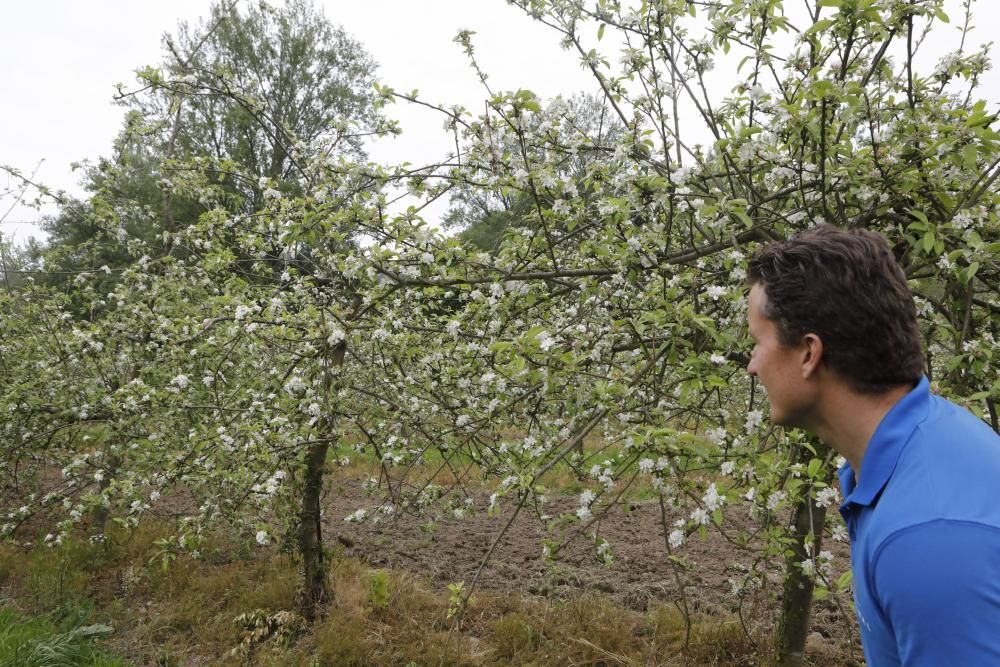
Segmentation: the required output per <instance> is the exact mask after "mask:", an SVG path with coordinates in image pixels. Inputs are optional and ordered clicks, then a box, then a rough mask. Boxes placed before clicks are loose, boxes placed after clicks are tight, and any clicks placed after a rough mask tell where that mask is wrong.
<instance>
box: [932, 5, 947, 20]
mask: <svg viewBox="0 0 1000 667" xmlns="http://www.w3.org/2000/svg"><path fill="white" fill-rule="evenodd" d="M934 16H936V17H937V20H938V21H940V22H941V23H951V19H949V18H948V15H947V14H945V13H944V10H943V9H941V8H940V7H938V8H937V9H935V10H934Z"/></svg>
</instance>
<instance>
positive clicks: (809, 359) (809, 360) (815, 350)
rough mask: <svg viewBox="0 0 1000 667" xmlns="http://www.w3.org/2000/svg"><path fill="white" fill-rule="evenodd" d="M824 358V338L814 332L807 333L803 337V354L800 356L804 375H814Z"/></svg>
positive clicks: (807, 376)
mask: <svg viewBox="0 0 1000 667" xmlns="http://www.w3.org/2000/svg"><path fill="white" fill-rule="evenodd" d="M822 359H823V339H821V338H820V337H819V336H817V335H816V334H814V333H807V334H806V335H805V336H803V337H802V356H801V357H800V360H801V366H802V377H803V378H809V377H812V376H813V374H814V373H816V371H817V370H818V369H819V364H820V361H822Z"/></svg>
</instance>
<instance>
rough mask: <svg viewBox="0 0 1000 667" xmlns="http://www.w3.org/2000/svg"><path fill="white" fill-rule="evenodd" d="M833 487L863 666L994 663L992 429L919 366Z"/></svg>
mask: <svg viewBox="0 0 1000 667" xmlns="http://www.w3.org/2000/svg"><path fill="white" fill-rule="evenodd" d="M840 488H841V491H842V493H843V495H844V497H845V501H844V504H843V505H842V506H841V508H840V513H841V514H842V515H843V517H844V520H845V521H846V522H847V528H848V532H849V534H850V537H851V569H852V570H853V574H854V606H855V609H856V611H857V615H858V623H859V625H860V626H861V642H862V645H863V646H864V651H865V659H866V660H867V662H868V666H869V667H885V666H887V665H905V666H906V667H946V666H948V665H955V666H956V667H981V666H987V665H1000V436H997V434H995V433H994V432H993V431H992V430H991V429H990V428H989V427H988V426H987V425H986V424H984V423H983V422H982V421H981V420H979V419H977V418H976V417H975V416H974V415H972V414H971V413H969V412H968V411H966V410H964V409H963V408H960V407H959V406H957V405H955V404H954V403H951V402H950V401H947V400H945V399H943V398H941V397H939V396H934V395H932V394H931V393H930V390H929V387H928V383H927V378H923V379H921V380H920V382H919V384H917V386H916V387H915V388H914V389H913V391H911V392H910V393H909V394H907V395H906V396H904V397H903V398H902V399H901V400H900V401H899V402H898V403H896V405H894V406H893V407H892V409H891V410H890V411H889V412H888V414H886V416H885V417H884V418H883V419H882V422H881V423H880V424H879V426H878V428H877V429H876V430H875V434H874V435H873V436H872V439H871V441H870V442H869V443H868V449H867V450H865V455H864V459H863V460H862V463H861V478H860V481H856V480H855V477H854V471H853V470H852V469H851V467H850V465H846V464H845V465H844V466H843V467H842V468H841V469H840Z"/></svg>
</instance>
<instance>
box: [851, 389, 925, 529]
mask: <svg viewBox="0 0 1000 667" xmlns="http://www.w3.org/2000/svg"><path fill="white" fill-rule="evenodd" d="M929 407H930V384H929V383H928V381H927V378H926V377H921V378H920V382H918V383H917V386H916V387H914V388H913V389H912V390H911V391H910V393H908V394H907V395H906V396H904V397H903V398H901V399H900V400H899V401H898V402H897V403H896V404H895V405H894V406H892V408H890V410H889V412H887V413H886V415H885V417H883V418H882V421H881V422H879V425H878V428H876V429H875V433H874V434H872V439H871V440H870V441H868V447H867V448H866V449H865V455H864V458H863V459H862V461H861V469H862V470H864V471H865V476H864V477H862V478H861V483H860V484H858V483H857V479H856V478H855V476H854V470H853V468H851V464H849V463H845V464H844V465H843V466H841V468H840V471H839V476H840V489H841V492H842V493H843V494H844V498H845V500H844V504H843V505H842V506H841V508H840V509H841V512H843V511H844V510H845V509H847V506H848V505H851V504H854V505H871V504H872V503H873V502H874V501H875V499H876V498H878V495H879V493H881V492H882V489H884V488H885V485H886V484H887V483H888V482H889V478H890V477H892V472H893V470H894V469H895V468H896V462H897V461H898V460H899V455H900V454H901V453H902V451H903V448H904V447H905V446H906V443H907V442H908V441H909V439H910V434H911V433H913V429H914V428H916V426H917V424H919V423H920V422H922V421H923V420H924V419H926V417H927V411H928V409H929Z"/></svg>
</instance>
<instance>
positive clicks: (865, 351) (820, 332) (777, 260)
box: [748, 224, 924, 394]
mask: <svg viewBox="0 0 1000 667" xmlns="http://www.w3.org/2000/svg"><path fill="white" fill-rule="evenodd" d="M748 281H749V283H750V284H751V285H754V284H760V285H761V286H762V287H763V288H764V293H765V294H766V299H765V301H764V310H763V313H762V314H763V315H764V316H765V317H766V318H767V319H769V320H771V321H772V322H774V323H775V324H776V326H777V328H778V335H779V338H780V340H781V342H782V343H783V344H784V345H795V344H797V343H798V342H799V341H800V340H801V339H802V336H804V335H805V334H807V333H814V334H816V335H817V336H819V338H820V339H821V340H822V341H823V360H824V361H825V363H826V364H828V365H829V367H830V368H832V369H833V370H834V371H836V372H837V373H839V374H840V375H841V376H842V377H843V378H844V379H845V380H846V381H847V382H848V383H849V384H850V385H851V387H852V388H853V389H855V390H856V391H859V392H862V393H866V394H879V393H883V392H885V391H887V390H889V389H892V388H893V387H898V386H900V385H911V386H912V385H913V384H915V383H916V382H917V381H918V380H919V379H920V376H921V375H922V373H923V368H924V356H923V352H922V351H921V348H920V332H919V329H918V327H917V312H916V307H915V305H914V303H913V294H912V293H911V292H910V287H909V285H907V282H906V276H905V275H904V274H903V270H902V269H901V268H900V266H899V264H898V263H897V262H896V259H895V258H894V257H893V255H892V251H891V250H890V248H889V244H888V243H887V242H886V240H885V238H884V237H883V236H881V235H880V234H877V233H875V232H870V231H868V230H864V229H850V230H844V229H840V228H838V227H834V226H833V225H829V224H822V225H818V226H816V227H814V228H812V229H809V230H806V231H803V232H800V233H798V234H796V235H795V236H793V237H792V238H790V239H789V240H787V241H779V242H775V243H772V244H770V245H768V246H766V247H765V248H764V249H763V250H761V251H760V253H758V254H757V255H756V256H755V257H754V258H753V259H751V260H750V266H749V272H748Z"/></svg>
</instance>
